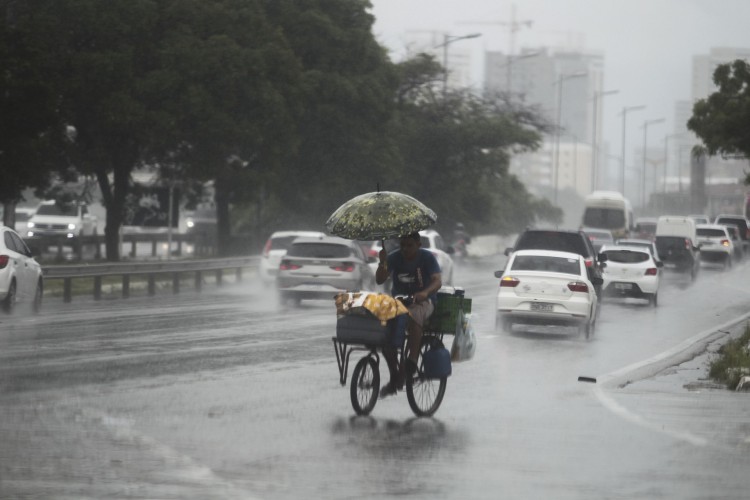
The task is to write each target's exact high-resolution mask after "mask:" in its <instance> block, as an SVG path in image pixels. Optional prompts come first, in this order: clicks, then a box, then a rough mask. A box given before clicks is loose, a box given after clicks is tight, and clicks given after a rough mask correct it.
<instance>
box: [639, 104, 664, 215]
mask: <svg viewBox="0 0 750 500" xmlns="http://www.w3.org/2000/svg"><path fill="white" fill-rule="evenodd" d="M656 123H664V118H657V119H656V120H646V121H645V122H643V173H642V175H641V206H642V207H643V208H645V207H646V145H647V143H648V126H649V125H654V124H656ZM654 175H656V174H654Z"/></svg>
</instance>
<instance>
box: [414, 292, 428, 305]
mask: <svg viewBox="0 0 750 500" xmlns="http://www.w3.org/2000/svg"><path fill="white" fill-rule="evenodd" d="M429 298H430V296H429V295H427V292H425V291H424V290H423V291H421V292H417V293H415V294H414V302H415V303H417V304H419V303H421V302H424V301H425V300H429Z"/></svg>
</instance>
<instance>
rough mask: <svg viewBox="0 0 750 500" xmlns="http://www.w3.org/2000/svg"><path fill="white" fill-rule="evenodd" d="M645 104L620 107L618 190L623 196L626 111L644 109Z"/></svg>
mask: <svg viewBox="0 0 750 500" xmlns="http://www.w3.org/2000/svg"><path fill="white" fill-rule="evenodd" d="M645 108H646V106H645V105H640V106H625V107H624V108H622V156H621V157H620V162H621V163H622V165H621V167H622V168H621V170H620V192H621V193H622V195H623V196H625V118H626V117H627V116H628V112H630V111H637V110H640V109H645Z"/></svg>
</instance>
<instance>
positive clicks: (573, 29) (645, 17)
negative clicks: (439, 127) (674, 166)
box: [371, 0, 750, 150]
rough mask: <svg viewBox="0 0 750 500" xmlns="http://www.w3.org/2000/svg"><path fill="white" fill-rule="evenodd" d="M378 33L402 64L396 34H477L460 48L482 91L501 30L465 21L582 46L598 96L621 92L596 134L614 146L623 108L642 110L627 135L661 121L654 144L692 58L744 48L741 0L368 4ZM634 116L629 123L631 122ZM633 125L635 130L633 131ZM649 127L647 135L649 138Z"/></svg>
mask: <svg viewBox="0 0 750 500" xmlns="http://www.w3.org/2000/svg"><path fill="white" fill-rule="evenodd" d="M371 2H372V4H373V9H372V13H373V15H375V17H376V22H375V27H374V31H375V35H376V36H377V37H378V39H379V40H380V41H381V43H382V44H384V45H385V46H387V47H388V48H389V49H391V51H392V55H393V58H394V59H395V60H399V58H400V57H402V56H403V54H404V39H403V34H404V33H405V32H407V31H410V30H438V31H444V32H448V33H450V34H452V35H462V34H468V33H473V32H481V33H482V37H481V38H477V39H474V40H464V41H461V42H460V43H462V44H465V45H464V47H466V48H471V50H472V55H473V58H474V60H475V64H476V66H477V67H476V68H475V70H474V72H473V75H474V78H475V79H476V82H475V84H474V85H475V86H477V87H481V81H480V79H481V76H482V75H481V69H480V66H481V61H482V57H481V52H482V51H484V50H500V51H503V52H507V51H508V48H509V38H510V35H509V31H508V27H507V25H505V26H503V25H489V24H484V25H472V24H465V23H467V22H472V21H478V20H481V21H484V22H488V21H500V22H505V23H508V22H509V21H510V19H511V11H512V5H515V11H516V20H517V21H527V20H533V24H532V26H531V27H525V26H524V27H522V28H520V29H519V30H518V31H517V32H516V37H515V49H516V51H518V50H519V49H520V48H522V47H538V46H540V45H546V46H565V45H566V44H570V43H571V42H572V43H575V42H578V43H579V45H580V43H581V42H582V44H583V49H584V50H587V51H596V52H601V53H603V54H604V58H605V59H604V61H605V76H604V89H605V90H610V89H617V90H619V94H617V95H612V96H608V97H606V98H605V99H604V102H603V106H604V107H603V111H604V119H603V126H604V130H603V136H604V140H605V141H607V142H609V145H610V147H611V148H614V149H615V150H618V149H619V148H620V146H621V139H620V136H621V119H620V118H619V117H618V116H617V114H618V113H619V112H620V110H621V109H622V108H623V107H624V106H632V105H641V104H645V105H646V106H647V108H646V110H644V111H639V112H638V113H637V115H636V114H632V115H628V132H627V133H628V136H629V137H633V135H631V134H637V133H638V132H637V130H638V128H639V127H641V126H642V124H643V122H644V121H645V120H651V119H657V118H666V120H667V122H666V123H665V124H664V125H658V127H661V130H659V131H657V130H656V128H657V126H654V127H653V133H654V139H656V137H659V136H661V137H662V139H663V134H667V133H671V132H672V131H673V129H674V123H673V121H674V116H673V115H674V102H675V101H677V100H686V99H690V98H691V95H690V92H691V90H690V89H691V69H692V56H693V55H694V54H707V53H708V52H709V50H710V49H711V48H712V47H750V31H749V30H748V20H750V1H748V0H516V1H515V2H510V1H505V0H371ZM631 116H632V119H631ZM631 125H632V129H631ZM651 130H652V129H651V128H650V129H649V135H651Z"/></svg>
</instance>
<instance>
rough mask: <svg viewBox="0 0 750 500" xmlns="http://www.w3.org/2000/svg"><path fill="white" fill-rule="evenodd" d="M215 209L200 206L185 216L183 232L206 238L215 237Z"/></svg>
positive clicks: (208, 206)
mask: <svg viewBox="0 0 750 500" xmlns="http://www.w3.org/2000/svg"><path fill="white" fill-rule="evenodd" d="M216 223H217V219H216V208H215V207H213V206H212V205H209V204H202V205H199V206H198V207H196V208H195V210H190V211H188V212H187V213H186V214H185V232H186V233H188V234H200V235H202V236H204V237H206V238H214V237H215V236H216Z"/></svg>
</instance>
